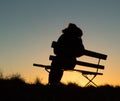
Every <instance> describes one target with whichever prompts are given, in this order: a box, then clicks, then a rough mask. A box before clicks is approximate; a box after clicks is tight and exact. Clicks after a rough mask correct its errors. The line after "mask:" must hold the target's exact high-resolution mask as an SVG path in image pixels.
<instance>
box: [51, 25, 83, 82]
mask: <svg viewBox="0 0 120 101" xmlns="http://www.w3.org/2000/svg"><path fill="white" fill-rule="evenodd" d="M62 32H63V34H62V35H61V36H60V37H59V39H58V41H57V46H56V47H54V53H55V54H56V60H54V61H52V63H51V67H52V69H51V71H50V74H49V83H50V84H56V83H59V81H60V80H61V77H62V75H63V70H62V69H73V68H74V67H75V61H76V57H80V56H82V55H83V53H84V46H83V44H82V39H81V36H82V34H83V33H82V30H81V29H80V28H78V27H77V26H76V25H75V24H71V23H70V24H69V26H68V28H66V29H64V30H62ZM57 58H59V59H57ZM58 60H59V61H58ZM64 60H67V61H68V62H65V61H64Z"/></svg>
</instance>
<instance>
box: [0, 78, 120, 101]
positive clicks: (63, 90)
mask: <svg viewBox="0 0 120 101" xmlns="http://www.w3.org/2000/svg"><path fill="white" fill-rule="evenodd" d="M0 101H120V87H113V86H109V85H104V86H99V87H97V88H95V87H92V86H90V87H86V88H83V87H80V86H77V85H76V84H68V85H64V84H60V85H59V86H54V87H51V86H49V85H43V84H41V83H39V82H36V84H27V83H25V82H24V81H23V80H21V79H19V78H12V79H6V80H5V79H0Z"/></svg>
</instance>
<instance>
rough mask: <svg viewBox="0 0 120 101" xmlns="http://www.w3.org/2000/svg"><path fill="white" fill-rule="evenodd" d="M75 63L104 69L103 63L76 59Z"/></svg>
mask: <svg viewBox="0 0 120 101" xmlns="http://www.w3.org/2000/svg"><path fill="white" fill-rule="evenodd" d="M76 64H77V65H81V66H87V67H92V68H98V69H104V66H103V65H98V64H93V63H88V62H83V61H76Z"/></svg>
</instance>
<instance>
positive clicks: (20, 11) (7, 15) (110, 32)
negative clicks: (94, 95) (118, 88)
mask: <svg viewBox="0 0 120 101" xmlns="http://www.w3.org/2000/svg"><path fill="white" fill-rule="evenodd" d="M119 5H120V1H119V0H1V1H0V12H1V13H0V70H1V71H3V73H4V74H12V73H20V74H22V75H23V76H24V77H25V78H26V79H27V80H28V81H29V80H31V79H33V78H35V77H41V78H42V79H43V81H44V80H46V79H47V73H46V72H45V71H44V70H43V69H38V68H33V66H32V63H33V62H37V63H44V64H50V61H49V60H48V57H49V55H50V54H53V53H52V49H51V47H50V45H51V42H52V41H53V40H57V39H58V37H59V36H60V35H61V30H62V29H64V28H65V27H67V26H68V23H70V22H72V23H75V24H76V25H77V26H79V27H80V28H81V29H82V30H83V32H84V35H83V42H84V45H85V48H86V49H90V50H94V51H98V52H102V53H106V54H107V55H108V60H107V62H106V63H105V65H106V69H105V72H104V76H103V77H101V78H99V79H100V80H102V79H105V82H103V83H110V84H116V85H117V84H119V77H120V74H119V72H120V69H119V67H120V63H119V58H120V54H119V52H120V46H119V41H120V34H119V33H120V31H119V29H120V20H119V19H120V12H119V10H120V6H119ZM43 75H44V76H43ZM64 78H67V76H66V77H64ZM64 78H63V79H64ZM73 78H74V77H73ZM76 78H77V77H76ZM99 79H98V80H99Z"/></svg>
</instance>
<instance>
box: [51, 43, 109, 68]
mask: <svg viewBox="0 0 120 101" xmlns="http://www.w3.org/2000/svg"><path fill="white" fill-rule="evenodd" d="M56 46H57V42H55V41H53V42H52V45H51V47H52V48H54V47H56ZM84 55H86V56H90V57H94V58H98V59H99V61H98V64H93V63H88V62H83V61H76V64H77V65H82V66H87V67H92V68H98V69H104V66H103V65H100V64H99V62H100V60H101V59H102V60H106V59H107V55H105V54H101V53H97V52H93V51H90V50H85V51H84ZM49 59H50V60H54V59H55V56H50V58H49ZM66 62H67V60H66Z"/></svg>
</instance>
